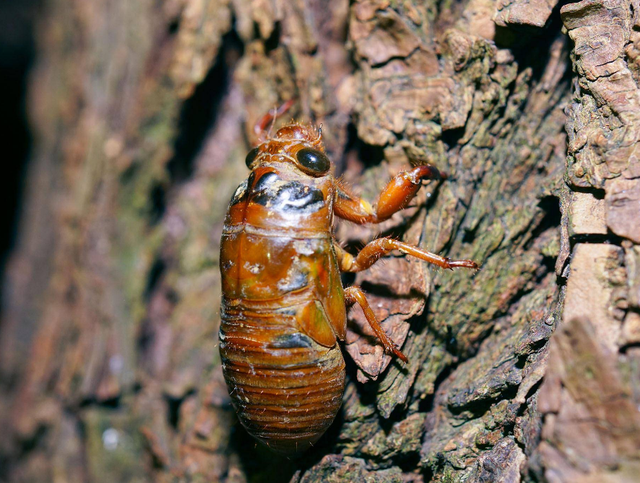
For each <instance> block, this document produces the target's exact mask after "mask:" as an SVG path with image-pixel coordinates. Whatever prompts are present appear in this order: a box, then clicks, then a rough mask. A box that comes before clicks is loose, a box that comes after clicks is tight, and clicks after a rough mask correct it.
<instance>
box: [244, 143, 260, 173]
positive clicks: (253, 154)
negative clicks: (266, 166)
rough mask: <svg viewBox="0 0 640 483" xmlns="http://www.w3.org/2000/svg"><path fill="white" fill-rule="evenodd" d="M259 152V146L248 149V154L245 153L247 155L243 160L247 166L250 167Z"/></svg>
mask: <svg viewBox="0 0 640 483" xmlns="http://www.w3.org/2000/svg"><path fill="white" fill-rule="evenodd" d="M259 153H260V148H253V149H252V150H251V151H249V154H247V157H246V158H245V160H244V162H245V163H247V168H249V169H251V165H252V164H253V162H254V161H255V160H256V158H257V157H258V154H259Z"/></svg>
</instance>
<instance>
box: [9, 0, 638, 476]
mask: <svg viewBox="0 0 640 483" xmlns="http://www.w3.org/2000/svg"><path fill="white" fill-rule="evenodd" d="M639 11H640V4H638V2H636V1H635V0H634V1H633V2H631V3H629V1H624V0H582V1H581V2H578V3H566V4H554V2H544V1H541V0H528V1H525V0H513V1H510V2H507V1H505V2H502V1H498V2H492V1H490V0H486V1H484V0H469V1H468V2H441V3H428V4H423V3H422V2H417V1H412V0H406V1H403V2H389V1H384V0H354V1H353V2H348V1H347V0H331V1H330V2H322V1H319V0H307V1H302V0H292V1H280V0H166V1H164V2H161V1H152V0H135V1H133V0H94V1H92V2H87V1H85V0H50V1H49V2H48V5H47V7H46V12H45V13H44V14H43V15H42V18H41V19H40V21H39V23H38V29H37V38H38V46H39V47H38V62H37V65H36V67H35V68H34V70H33V73H32V77H31V79H32V80H31V86H30V110H31V119H32V125H33V132H34V137H35V148H34V150H33V153H34V154H33V159H32V161H31V164H30V168H29V175H28V178H27V189H26V194H25V207H24V210H23V213H22V222H21V228H20V235H19V239H18V243H17V245H16V249H15V251H14V253H13V254H12V256H11V258H10V262H9V265H8V267H7V273H6V275H5V284H4V289H3V296H4V313H3V320H2V325H1V326H0V331H1V332H0V335H1V339H0V351H1V352H0V363H1V372H0V384H1V388H2V389H1V390H2V392H1V393H0V422H1V423H2V427H3V428H5V431H4V437H3V438H2V442H1V443H0V468H1V469H0V479H2V478H4V479H6V481H20V482H22V481H34V482H35V481H37V482H41V481H55V482H64V481H73V482H77V481H92V482H93V481H95V482H119V481H234V482H236V481H250V482H254V481H255V482H257V481H289V480H292V481H296V482H305V483H308V482H315V481H318V482H320V481H364V480H365V479H367V481H381V482H382V481H398V482H407V481H415V482H422V481H424V482H427V481H434V482H435V481H441V482H457V481H465V482H516V481H549V482H576V481H579V482H591V481H593V482H595V481H611V482H613V481H615V482H627V481H638V478H639V477H638V476H637V475H639V474H640V459H639V458H640V450H639V448H640V414H639V412H638V409H637V408H638V407H639V404H640V350H639V349H638V347H639V344H640V221H639V219H640V161H638V153H637V151H638V150H639V149H640V148H639V147H638V146H639V144H638V141H639V139H640V91H639V90H638V81H639V80H640V20H639V18H638V12H639ZM293 97H295V98H297V103H296V104H295V107H294V109H293V112H292V114H293V116H295V117H296V118H298V119H302V120H305V121H309V122H313V123H315V124H322V125H323V134H324V136H325V142H326V147H327V150H328V152H329V154H330V158H331V159H332V160H333V161H334V163H335V165H336V169H337V173H338V174H342V175H343V176H344V178H345V179H346V180H347V181H349V182H350V183H351V184H353V186H354V189H355V190H356V191H358V192H359V193H361V194H362V195H363V197H365V198H367V199H369V200H370V201H374V200H375V196H376V194H377V192H379V190H380V188H381V187H382V186H383V185H384V183H385V182H386V180H387V179H388V178H389V177H390V176H391V175H392V174H394V173H396V172H398V171H400V170H404V169H407V168H408V167H410V166H411V165H419V164H421V163H425V162H428V163H431V164H434V165H436V166H437V167H438V168H439V169H441V170H443V171H446V172H447V173H448V174H449V180H447V181H445V182H441V183H431V184H430V185H428V186H427V187H425V188H423V189H422V190H421V193H420V195H419V197H418V198H417V199H416V202H414V203H413V206H412V207H411V208H410V209H408V210H405V211H404V212H403V213H402V214H400V215H397V216H396V217H394V218H393V219H392V220H390V221H389V222H387V223H385V224H384V225H382V226H381V227H376V228H375V229H363V228H354V226H353V225H346V224H341V225H339V226H338V227H337V236H338V238H339V239H340V240H342V241H344V242H346V246H347V248H348V249H351V248H356V249H357V247H359V246H361V244H362V243H363V242H364V241H366V240H369V239H371V238H373V237H374V236H375V235H376V233H379V232H380V231H382V232H384V233H387V234H393V235H394V236H401V237H402V238H403V239H405V240H406V241H408V242H411V243H414V244H418V245H420V246H422V247H425V248H429V249H430V250H431V251H434V252H437V253H441V254H445V255H447V256H450V257H455V258H472V259H474V260H476V261H478V262H481V264H482V269H481V270H480V271H479V272H477V273H475V274H472V273H469V272H461V271H456V272H449V271H446V272H445V271H442V270H439V269H434V268H431V267H427V266H426V265H425V264H423V263H421V262H416V261H413V260H409V259H405V258H404V257H397V256H391V257H389V258H388V259H385V260H384V261H382V262H380V263H379V264H378V265H376V266H374V267H373V268H372V269H370V270H369V271H367V272H363V273H362V274H358V276H357V277H356V278H355V282H356V283H358V284H359V285H361V286H362V287H363V288H364V289H365V291H366V292H367V293H368V294H369V297H370V299H371V302H372V305H373V306H374V307H376V311H377V315H378V316H379V317H380V318H381V319H382V320H383V321H384V322H383V326H384V327H385V329H386V330H387V332H388V333H389V334H390V335H391V336H392V337H393V338H394V340H395V341H396V342H398V343H399V344H400V343H403V351H404V352H405V353H406V354H407V355H408V357H409V359H410V362H409V364H407V365H404V364H402V363H400V362H398V361H395V360H394V361H392V360H391V359H390V358H389V357H388V356H386V355H383V353H382V350H381V347H380V346H379V345H378V344H376V343H375V341H372V340H371V338H370V337H368V336H367V334H366V333H363V332H366V330H365V329H364V328H363V326H362V320H361V314H360V313H359V312H358V311H356V310H354V311H353V313H352V315H351V317H352V319H353V320H352V321H351V322H352V323H351V326H350V332H349V334H348V337H347V340H346V350H345V351H344V352H345V356H346V359H347V368H348V369H347V370H348V382H347V388H346V393H345V397H344V404H343V408H342V411H341V413H340V415H339V416H338V418H337V419H336V421H335V422H334V424H333V426H332V428H331V429H330V430H329V432H328V433H327V434H326V435H325V436H324V437H323V438H322V439H321V441H320V442H319V443H318V445H317V446H316V447H315V448H314V449H313V450H311V451H310V452H309V453H307V454H305V455H304V456H303V457H301V458H298V459H283V458H281V457H278V456H274V455H273V454H271V453H269V451H268V450H267V449H266V448H263V447H262V446H259V445H256V443H255V442H254V440H253V439H252V438H251V437H250V436H248V435H247V434H246V433H245V432H244V430H243V429H242V428H241V426H240V425H239V423H238V422H237V419H236V418H235V414H234V412H233V409H232V408H231V406H230V401H229V397H228V394H227V389H226V387H225V384H224V381H223V379H222V372H221V368H220V358H219V355H218V350H217V340H218V339H217V329H218V324H219V315H218V311H219V299H220V276H219V267H218V249H219V238H220V234H221V230H222V219H223V216H224V213H225V211H226V208H227V203H228V200H229V199H230V197H231V195H232V193H233V191H234V189H235V187H236V186H237V185H238V184H239V183H240V182H241V181H242V179H244V178H245V177H246V176H247V170H246V167H245V165H244V157H245V154H246V152H247V151H248V149H249V143H250V140H251V126H252V124H253V123H254V122H255V120H256V119H258V118H259V116H261V115H262V114H264V113H265V112H266V111H268V110H269V109H270V108H272V107H274V106H276V105H279V104H281V103H282V101H284V100H287V99H291V98H293ZM284 120H285V121H286V120H288V119H284ZM280 121H282V119H281V120H280ZM352 282H354V280H345V283H352ZM554 331H555V334H554V335H553V337H552V334H553V333H554ZM3 481H4V480H3Z"/></svg>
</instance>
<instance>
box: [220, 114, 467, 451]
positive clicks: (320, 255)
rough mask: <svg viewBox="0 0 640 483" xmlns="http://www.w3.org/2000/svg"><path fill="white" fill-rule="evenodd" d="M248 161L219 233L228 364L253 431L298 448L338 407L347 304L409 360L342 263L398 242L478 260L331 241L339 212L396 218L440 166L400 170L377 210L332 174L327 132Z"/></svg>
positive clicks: (269, 144)
mask: <svg viewBox="0 0 640 483" xmlns="http://www.w3.org/2000/svg"><path fill="white" fill-rule="evenodd" d="M247 164H248V165H249V167H250V168H251V169H252V172H251V176H250V177H249V179H248V180H246V181H245V182H244V183H243V184H242V185H240V186H239V187H238V189H237V190H236V193H235V194H234V196H233V198H232V200H231V203H230V206H229V211H228V213H227V217H226V219H225V225H224V231H223V235H222V241H221V255H220V266H221V273H222V309H221V312H222V322H221V327H220V353H221V356H222V367H223V372H224V376H225V380H226V382H227V385H228V387H229V393H230V395H231V398H232V402H233V405H234V407H235V408H236V411H237V413H238V416H239V419H240V421H241V423H242V424H243V425H244V426H245V428H246V429H247V430H248V432H249V433H250V434H252V435H253V436H254V437H256V438H257V439H258V440H260V441H262V442H263V443H265V444H266V445H267V446H269V447H270V448H272V449H274V450H275V451H278V452H281V453H293V452H299V451H303V450H305V449H307V448H308V447H309V446H311V445H313V443H315V442H316V441H317V440H318V439H319V438H320V437H321V436H322V434H323V433H324V432H325V431H326V430H327V428H328V427H329V425H330V424H331V422H332V421H333V419H334V418H335V416H336V414H337V412H338V410H339V408H340V405H341V403H342V395H343V392H344V385H345V364H344V359H343V357H342V353H341V350H340V347H339V345H338V340H343V339H344V337H345V333H346V322H347V314H346V304H350V303H355V302H357V303H359V304H360V305H361V306H362V308H363V309H364V311H365V315H367V319H368V320H369V322H370V324H371V325H372V327H373V328H374V330H375V331H376V334H377V335H378V337H379V338H380V339H381V341H382V343H383V344H384V345H385V348H386V349H387V350H389V351H392V352H394V353H396V354H397V355H398V356H399V357H400V358H402V359H403V360H405V361H406V358H405V357H404V355H403V354H402V353H401V352H400V351H399V350H398V349H397V348H395V346H394V345H393V343H392V342H391V341H390V340H389V339H388V337H386V334H384V331H382V329H381V328H380V326H379V324H377V321H376V320H375V317H374V316H373V313H372V312H371V310H370V308H369V307H368V305H367V304H366V300H365V299H364V297H363V294H362V292H361V291H360V290H359V289H358V288H355V287H350V288H349V289H347V290H346V292H345V289H343V286H342V283H341V278H340V271H341V270H343V271H358V270H362V269H364V268H367V267H368V266H370V265H371V264H372V263H374V262H375V261H376V260H377V259H378V258H379V257H380V256H381V255H383V254H384V253H387V252H389V251H391V250H393V249H399V250H402V251H405V253H409V254H412V255H415V256H419V257H421V258H423V259H425V260H427V261H430V262H432V263H436V264H438V265H440V266H445V267H446V268H453V267H457V266H463V267H469V268H477V265H476V264H475V263H473V262H470V261H468V260H459V261H450V260H448V259H445V258H442V257H438V256H437V255H433V254H430V253H429V252H425V251H422V250H420V249H418V248H414V247H409V246H406V245H405V244H403V243H401V242H397V241H395V240H389V239H386V238H382V239H378V240H376V241H375V242H373V243H372V244H369V245H367V247H365V249H363V251H362V252H361V253H360V254H359V255H358V256H357V257H353V256H352V255H349V254H347V253H345V252H343V251H342V250H341V249H340V248H339V247H338V246H337V245H336V244H335V242H334V239H333V235H332V227H333V221H334V213H335V214H337V215H338V216H341V217H343V218H346V219H349V220H351V221H353V222H356V223H367V222H373V223H375V222H379V221H382V220H383V219H386V218H389V217H390V216H391V215H392V214H393V213H394V212H395V211H398V210H399V209H402V208H404V207H405V206H406V204H407V203H408V202H409V201H410V200H411V198H413V196H414V195H415V192H416V191H417V190H418V189H419V187H420V182H421V180H422V179H426V178H428V177H436V176H439V173H438V172H437V170H435V169H434V168H431V167H426V166H424V167H419V168H416V169H414V170H413V171H412V172H411V173H401V174H400V175H398V176H397V177H396V178H395V179H394V180H393V181H392V182H391V183H390V184H389V185H388V186H387V189H386V190H385V191H383V193H382V194H381V196H380V200H379V203H378V208H377V211H375V210H374V209H373V208H372V207H371V206H370V205H369V204H368V203H366V202H365V201H363V200H359V199H357V198H355V197H353V196H352V195H350V194H348V192H347V191H346V190H345V189H344V187H343V186H342V185H341V184H340V183H339V182H338V181H337V180H336V179H335V178H334V177H333V175H332V174H331V173H330V170H329V165H328V159H327V158H326V156H325V155H324V148H323V147H322V142H321V135H320V133H319V132H316V131H315V130H313V129H311V128H309V127H307V126H304V125H299V124H290V125H288V126H286V127H284V128H282V129H280V130H279V131H278V132H277V133H276V135H275V136H274V137H273V138H271V139H269V140H268V141H266V142H264V143H262V144H261V145H260V146H259V147H258V148H255V149H254V150H253V151H252V152H251V153H249V156H248V157H247ZM394 183H395V184H394ZM385 200H386V201H385ZM367 249H368V251H367ZM411 250H413V251H416V252H417V253H413V252H412V251H411Z"/></svg>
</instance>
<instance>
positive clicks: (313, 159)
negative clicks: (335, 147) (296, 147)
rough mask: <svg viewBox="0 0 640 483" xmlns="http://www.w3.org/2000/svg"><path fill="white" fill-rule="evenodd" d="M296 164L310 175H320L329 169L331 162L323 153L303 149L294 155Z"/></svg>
mask: <svg viewBox="0 0 640 483" xmlns="http://www.w3.org/2000/svg"><path fill="white" fill-rule="evenodd" d="M296 158H297V159H298V162H299V163H300V164H301V165H302V166H303V167H304V168H306V169H307V170H308V171H310V172H311V173H312V174H316V175H322V174H325V173H326V172H327V171H329V168H331V161H329V158H327V155H326V154H324V153H323V152H320V151H317V150H315V149H311V148H303V149H301V150H300V151H298V153H297V154H296Z"/></svg>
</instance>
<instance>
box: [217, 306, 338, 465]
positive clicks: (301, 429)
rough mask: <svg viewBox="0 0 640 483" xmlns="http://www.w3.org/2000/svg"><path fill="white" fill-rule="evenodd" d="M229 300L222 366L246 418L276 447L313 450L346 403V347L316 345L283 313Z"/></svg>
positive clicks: (246, 423) (254, 430)
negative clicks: (257, 309) (245, 306)
mask: <svg viewBox="0 0 640 483" xmlns="http://www.w3.org/2000/svg"><path fill="white" fill-rule="evenodd" d="M223 304H224V306H223V316H222V325H221V328H220V353H221V355H222V367H223V372H224V377H225V380H226V382H227V386H228V387H229V392H230V394H231V398H232V401H233V404H234V406H235V408H236V411H237V413H238V417H239V418H240V421H241V422H242V424H243V426H244V427H245V428H246V429H247V431H248V432H249V433H250V434H252V435H253V436H254V437H256V438H258V439H259V440H261V441H262V442H264V443H265V444H266V445H267V446H269V447H270V448H271V449H273V450H275V451H278V452H281V453H294V452H298V451H304V450H306V449H308V448H309V447H310V446H311V445H313V443H315V442H316V441H317V440H318V439H319V438H320V437H321V436H322V434H323V433H324V432H325V431H326V430H327V428H328V427H329V426H330V425H331V423H332V421H333V419H334V418H335V416H336V414H337V412H338V410H339V409H340V405H341V403H342V393H343V391H344V379H345V365H344V359H343V357H342V353H341V352H340V348H339V347H338V345H337V344H336V345H335V346H333V347H331V348H327V347H323V346H321V345H320V344H318V343H316V342H315V341H313V340H312V339H311V338H310V337H308V336H306V335H305V334H303V333H301V332H300V331H299V330H298V329H297V328H296V322H295V319H294V318H293V316H288V315H284V314H283V313H282V312H281V311H279V313H275V312H270V311H261V312H260V313H256V312H255V311H251V312H249V311H247V310H246V309H243V307H238V306H235V307H233V308H232V307H229V306H228V305H227V304H225V302H224V301H223Z"/></svg>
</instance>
